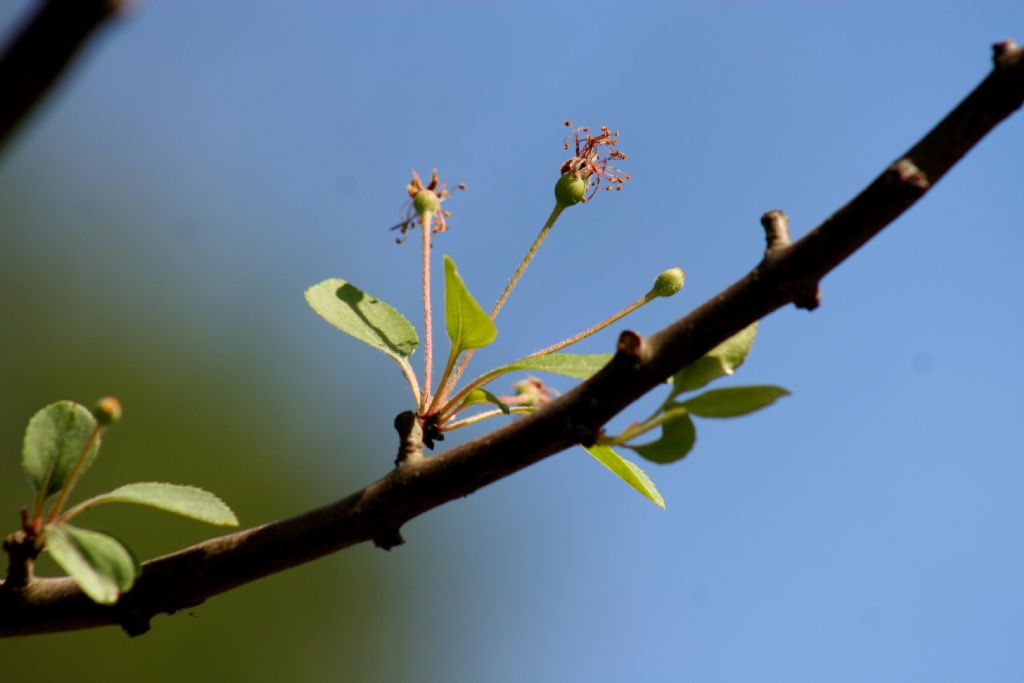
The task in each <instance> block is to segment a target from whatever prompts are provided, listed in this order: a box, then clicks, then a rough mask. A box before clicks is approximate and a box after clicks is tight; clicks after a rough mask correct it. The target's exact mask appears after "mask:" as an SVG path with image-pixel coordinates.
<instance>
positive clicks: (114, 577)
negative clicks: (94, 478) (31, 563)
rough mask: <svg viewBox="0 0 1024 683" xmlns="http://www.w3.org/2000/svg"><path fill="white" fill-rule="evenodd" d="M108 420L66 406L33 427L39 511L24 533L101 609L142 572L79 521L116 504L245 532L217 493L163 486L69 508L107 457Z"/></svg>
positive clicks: (31, 476) (28, 457)
mask: <svg viewBox="0 0 1024 683" xmlns="http://www.w3.org/2000/svg"><path fill="white" fill-rule="evenodd" d="M105 400H107V401H109V400H110V399H105ZM97 416H99V417H100V418H101V419H97ZM104 417H105V415H104V414H103V413H102V412H100V411H99V410H96V411H90V410H89V409H88V408H86V407H85V406H82V405H80V404H78V403H74V402H73V401H58V402H57V403H53V404H50V405H48V406H46V407H45V408H43V409H42V410H40V411H39V412H37V413H36V414H35V415H33V416H32V418H31V419H30V420H29V422H28V426H27V427H26V429H25V439H24V443H23V447H22V454H21V464H22V468H23V469H24V471H25V474H26V475H27V476H28V480H29V483H30V484H31V486H32V488H33V490H34V491H35V500H34V504H33V506H32V512H31V513H28V511H26V512H25V514H24V520H23V526H24V528H23V529H22V531H23V532H24V534H25V537H26V538H27V539H28V541H30V542H32V543H33V544H34V551H35V553H36V554H37V553H38V552H41V551H44V550H45V551H46V552H47V553H49V554H50V556H51V557H52V558H53V560H54V561H55V562H56V563H57V564H58V565H59V566H60V567H61V569H63V570H64V571H65V572H67V574H68V575H69V576H71V577H72V578H74V579H75V581H76V582H77V583H78V585H79V586H81V588H82V591H83V592H84V593H85V594H86V595H88V596H89V597H90V598H92V599H93V600H95V601H96V602H98V603H101V604H112V603H115V602H117V600H118V598H119V597H120V596H121V595H122V594H124V593H125V592H127V591H128V590H130V589H131V587H132V585H133V584H134V582H135V579H136V578H137V577H138V576H139V574H140V572H141V566H140V564H139V562H138V561H137V560H136V559H135V556H134V555H133V554H132V552H131V551H130V550H129V549H128V548H127V547H126V546H125V545H124V544H123V543H122V542H121V541H120V540H119V539H117V538H116V537H114V536H113V535H111V534H109V533H106V532H102V531H96V530H92V529H83V528H80V527H78V526H73V525H72V524H71V523H70V522H71V520H72V519H73V518H75V517H77V516H78V515H80V514H82V513H83V512H85V511H86V510H89V509H92V508H94V507H98V506H100V505H106V504H108V503H134V504H136V505H146V506H149V507H152V508H156V509H159V510H164V511H166V512H171V513H174V514H176V515H181V516H183V517H188V518H190V519H195V520H198V521H201V522H206V523H207V524H214V525H218V526H238V520H237V518H236V517H235V514H234V512H232V511H231V509H230V508H229V507H228V506H227V505H225V504H224V502H223V501H221V500H220V498H218V497H217V496H215V495H213V494H212V493H209V492H207V491H204V490H202V489H200V488H196V487H194V486H183V485H180V484H168V483H163V482H139V483H134V484H126V485H124V486H119V487H118V488H116V489H114V490H113V491H109V492H107V493H103V494H100V495H98V496H94V497H92V498H89V499H88V500H84V501H82V502H80V503H78V504H77V505H75V506H73V507H71V508H68V509H65V504H66V503H67V501H68V497H69V496H70V494H71V490H72V489H73V488H74V485H75V484H76V483H77V482H78V480H79V479H80V478H81V477H82V475H83V474H85V472H86V471H87V470H88V469H89V467H90V466H91V465H92V464H93V463H94V462H95V460H96V458H97V457H98V455H99V451H100V446H101V444H102V441H103V435H104V432H105V430H106V427H107V424H109V420H108V419H103V418H104Z"/></svg>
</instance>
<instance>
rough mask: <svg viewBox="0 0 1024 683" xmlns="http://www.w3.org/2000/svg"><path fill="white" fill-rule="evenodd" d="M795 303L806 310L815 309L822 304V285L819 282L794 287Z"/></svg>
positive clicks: (793, 298)
mask: <svg viewBox="0 0 1024 683" xmlns="http://www.w3.org/2000/svg"><path fill="white" fill-rule="evenodd" d="M792 301H793V305H794V306H796V307H797V308H802V309H803V310H805V311H813V310H814V309H815V308H817V307H818V306H820V305H821V287H819V286H818V283H817V282H814V283H807V284H802V285H796V286H795V287H793V296H792Z"/></svg>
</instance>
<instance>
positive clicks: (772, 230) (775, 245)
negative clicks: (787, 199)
mask: <svg viewBox="0 0 1024 683" xmlns="http://www.w3.org/2000/svg"><path fill="white" fill-rule="evenodd" d="M761 225H762V226H764V239H765V242H766V243H767V248H766V252H767V253H771V252H774V251H776V250H778V249H782V248H784V247H788V246H789V243H790V241H791V239H790V235H789V216H787V215H786V212H785V211H781V210H779V209H772V210H771V211H767V212H765V214H764V215H763V216H761Z"/></svg>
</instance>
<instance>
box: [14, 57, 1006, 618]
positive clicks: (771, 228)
mask: <svg viewBox="0 0 1024 683" xmlns="http://www.w3.org/2000/svg"><path fill="white" fill-rule="evenodd" d="M1022 102H1024V50H1022V49H1021V48H1019V47H1018V46H1017V45H1016V44H1014V43H1013V42H1011V41H1005V42H1003V43H999V44H998V45H996V46H995V69H994V70H993V71H992V73H991V74H990V75H989V76H988V77H987V78H986V79H985V80H984V81H983V82H982V83H981V84H980V85H979V86H978V87H977V88H976V89H975V90H974V92H972V93H971V94H970V95H969V96H968V97H967V98H966V99H965V100H964V101H963V102H961V103H960V105H959V106H957V107H956V109H954V110H953V112H951V113H950V114H949V115H948V116H947V117H946V118H945V119H943V120H942V121H941V122H940V123H939V124H938V125H937V126H936V127H935V128H934V129H933V130H932V131H931V132H930V133H928V135H926V136H925V137H924V138H923V139H922V140H921V141H920V142H918V143H917V144H916V145H915V146H914V147H913V148H911V149H910V151H908V152H907V153H906V154H905V155H903V156H902V157H900V158H899V159H898V160H897V161H896V162H894V163H893V164H891V165H890V166H888V167H887V168H886V169H885V170H884V171H883V172H882V174H881V175H879V176H878V177H877V178H876V179H875V180H874V181H873V182H872V183H871V184H870V185H868V187H867V188H865V189H864V190H863V191H862V192H861V193H860V194H859V195H857V196H856V197H855V198H854V199H853V200H851V201H850V202H849V203H848V204H847V205H846V206H844V207H842V208H841V209H839V210H838V211H837V212H836V213H835V214H833V215H832V216H831V217H829V218H828V219H827V220H826V221H825V222H824V223H822V224H821V225H820V226H818V227H817V228H815V229H814V230H813V231H811V232H810V233H809V234H808V235H807V236H805V237H804V238H803V239H801V240H799V241H798V242H795V243H792V244H790V243H789V239H788V234H787V233H788V230H786V229H785V228H786V226H785V217H784V215H783V214H781V212H769V213H768V214H765V217H764V218H763V224H764V225H765V230H766V235H767V237H768V245H769V248H768V249H767V250H766V252H765V257H764V259H763V260H762V261H761V263H760V264H759V265H758V266H757V267H756V268H754V270H753V271H751V272H750V273H749V274H748V275H746V276H745V277H744V278H742V279H740V280H739V281H737V282H736V283H734V284H733V285H732V286H730V287H729V288H728V289H726V290H725V291H724V292H722V293H720V294H719V295H717V296H715V297H714V298H712V299H711V300H709V301H708V302H706V303H705V304H703V305H702V306H700V307H699V308H697V309H696V310H694V311H693V312H691V313H690V314H688V315H687V316H686V317H684V318H682V319H680V320H678V321H676V322H675V323H673V324H671V325H669V326H668V327H666V328H665V329H663V330H661V331H660V332H658V333H656V334H654V335H652V336H651V337H648V338H646V339H643V338H641V337H640V336H639V335H637V334H636V333H633V332H629V331H627V332H624V333H623V334H622V335H621V336H620V339H619V348H618V352H617V353H616V355H615V357H614V358H613V360H612V361H611V363H609V365H608V366H607V367H606V368H604V369H603V370H602V371H601V372H599V373H598V374H597V375H595V376H594V377H593V378H591V379H590V380H588V381H586V382H584V383H583V384H581V385H580V386H578V387H577V388H576V389H574V390H573V391H571V392H569V393H567V394H565V395H564V396H562V397H561V398H559V399H557V400H555V401H553V402H552V403H550V404H549V405H548V406H546V407H545V408H544V409H543V410H540V411H538V412H536V413H534V414H533V415H530V416H528V417H525V418H523V419H520V420H517V421H515V422H513V423H511V424H509V425H507V426H506V427H504V428H502V429H499V430H497V431H495V432H493V433H491V434H488V435H486V436H483V437H481V438H479V439H476V440H474V441H472V442H470V443H466V444H464V445H462V446H458V447H456V448H453V449H451V450H449V451H447V452H444V453H441V454H439V455H437V456H435V457H432V458H410V457H403V456H402V453H401V452H400V454H399V458H398V461H399V462H398V465H397V466H396V468H395V469H394V470H392V471H391V473H389V474H388V475H387V476H385V477H383V478H382V479H380V480H378V481H376V482H374V483H373V484H371V485H369V486H367V487H366V488H365V489H363V490H361V491H359V492H357V493H354V494H352V495H350V496H348V497H347V498H344V499H342V500H340V501H338V502H336V503H334V504H332V505H328V506H325V507H322V508H319V509H316V510H312V511H310V512H306V513H304V514H302V515H299V516H296V517H292V518H290V519H286V520H283V521H278V522H273V523H270V524H266V525H264V526H261V527H256V528H254V529H248V530H245V531H241V532H238V533H234V534H229V535H227V536H222V537H220V538H215V539H212V540H210V541H206V542H205V543H200V544H199V545H196V546H193V547H191V548H187V549H185V550H181V551H179V552H176V553H174V554H172V555H167V556H165V557H161V558H158V559H155V560H152V561H150V562H147V563H146V564H145V569H144V573H143V575H142V576H141V577H140V578H139V580H138V582H137V583H136V585H135V587H134V588H133V589H132V590H131V592H130V593H128V594H126V595H125V596H123V597H122V599H121V601H120V603H118V604H117V605H114V606H101V605H98V604H95V603H93V602H91V601H90V600H89V599H88V598H87V597H85V596H84V595H83V594H82V592H81V591H80V590H79V589H78V587H77V585H76V584H75V582H74V581H73V580H72V579H70V578H49V579H32V580H31V581H29V582H28V583H27V585H25V586H23V587H15V586H13V585H12V584H14V583H15V582H13V581H11V580H8V581H7V582H5V584H3V585H0V636H11V635H28V634H34V633H45V632H52V631H67V630H73V629H79V628H90V627H95V626H102V625H109V624H120V625H121V626H122V627H123V628H124V629H125V630H126V631H127V632H128V633H130V634H133V635H134V634H138V633H143V632H145V631H146V630H147V629H148V627H149V620H150V618H151V617H152V616H154V615H156V614H160V613H165V612H166V613H173V612H175V611H177V610H180V609H184V608H187V607H192V606H194V605H198V604H200V603H201V602H203V601H204V600H205V599H206V598H209V597H211V596H214V595H217V594H219V593H223V592H225V591H228V590H230V589H232V588H234V587H236V586H239V585H242V584H244V583H248V582H250V581H254V580H256V579H259V578H261V577H263V576H267V575H268V574H273V573H275V572H279V571H282V570H284V569H287V568H289V567H293V566H296V565H299V564H302V563H305V562H309V561H311V560H314V559H316V558H319V557H322V556H324V555H327V554H329V553H333V552H335V551H338V550H341V549H343V548H347V547H349V546H351V545H354V544H356V543H361V542H363V541H369V540H372V541H374V542H375V543H376V545H378V546H380V547H383V548H390V547H392V546H394V545H397V544H399V543H401V537H400V536H399V533H398V531H399V529H400V528H401V526H402V525H403V524H404V523H405V522H407V521H408V520H410V519H412V518H414V517H416V516H418V515H420V514H423V513H424V512H426V511H428V510H430V509H432V508H435V507H437V506H439V505H442V504H443V503H446V502H448V501H450V500H453V499H456V498H460V497H463V496H467V495H469V494H470V493H473V492H474V491H476V490H478V489H480V488H482V487H484V486H487V485H488V484H491V483H492V482H495V481H497V480H498V479H501V478H503V477H507V476H509V475H510V474H512V473H514V472H517V471H518V470H521V469H523V468H524V467H527V466H529V465H531V464H533V463H535V462H537V461H539V460H541V459H543V458H546V457H548V456H550V455H553V454H554V453H557V452H559V451H562V450H564V449H566V448H569V447H570V446H573V445H575V444H578V443H592V442H593V440H594V439H595V437H596V436H597V434H598V433H599V432H600V429H601V427H602V425H604V424H605V423H606V422H607V421H608V420H609V419H610V418H611V417H612V416H614V415H615V414H616V413H618V412H620V411H621V410H623V409H624V408H625V407H626V406H628V405H630V404H631V403H632V402H633V401H635V400H636V399H638V398H639V397H640V396H642V395H643V394H645V393H646V392H648V391H650V390H651V389H652V388H654V387H656V386H659V385H660V384H661V383H662V382H663V381H664V380H665V378H666V377H668V376H669V375H671V374H673V373H674V372H676V371H678V370H679V369H680V368H682V367H684V366H686V365H688V364H690V363H692V362H693V361H695V360H696V359H697V358H699V357H700V356H701V355H702V354H703V353H705V352H707V351H708V350H709V349H711V348H712V347H714V346H715V345H716V344H718V343H720V342H721V341H723V340H725V339H726V338H728V337H729V336H731V335H732V334H735V333H736V332H738V331H739V330H741V329H743V328H744V327H746V326H747V325H749V324H750V323H752V322H754V321H756V320H758V319H760V318H762V317H764V316H765V315H767V314H768V313H771V312H772V311H774V310H776V309H778V308H780V307H782V306H784V305H785V304H787V303H790V302H794V303H797V304H798V305H801V306H802V307H804V308H813V307H814V306H816V305H817V285H818V281H819V280H820V279H821V278H822V277H823V276H824V275H825V274H827V273H828V272H829V271H831V270H832V269H833V268H835V267H836V266H837V265H838V264H839V263H841V262H842V261H843V260H845V259H846V258H848V257H849V256H850V255H851V254H852V253H853V252H854V251H856V250H857V249H858V248H860V247H861V246H862V245H864V243H866V242H867V241H868V240H869V239H871V238H872V237H873V236H874V235H876V234H877V233H878V232H880V231H881V230H882V229H883V228H885V227H886V226H887V225H888V224H889V223H891V222H892V221H893V220H894V219H895V218H896V217H898V216H899V215H900V214H901V213H903V212H904V211H906V210H907V209H908V208H909V207H910V206H912V205H913V204H914V202H916V201H917V200H918V199H920V198H921V196H923V195H924V194H925V193H926V192H927V191H928V190H929V189H930V188H931V187H932V186H934V184H935V183H936V182H937V181H938V180H939V179H940V178H941V177H942V176H943V175H945V173H946V172H947V171H948V170H949V169H950V168H951V167H952V166H953V164H955V163H956V162H957V161H958V160H959V159H960V158H961V157H962V156H963V155H964V154H966V153H967V151H968V150H969V149H970V148H971V147H972V146H973V145H975V144H976V143H977V142H978V141H979V140H981V138H983V137H984V136H985V135H986V134H987V133H988V132H989V131H990V130H991V129H992V128H993V127H995V125H996V124H998V123H999V122H1000V121H1002V120H1003V119H1004V118H1006V117H1007V116H1009V115H1010V114H1011V113H1012V112H1013V111H1014V110H1015V109H1017V108H1019V107H1020V106H1021V103H1022ZM406 431H407V430H406ZM409 438H410V435H409V434H408V433H405V434H403V448H405V449H406V450H409V449H410V448H412V450H415V444H413V445H412V446H410V445H409V444H408V443H405V442H407V441H408V440H409Z"/></svg>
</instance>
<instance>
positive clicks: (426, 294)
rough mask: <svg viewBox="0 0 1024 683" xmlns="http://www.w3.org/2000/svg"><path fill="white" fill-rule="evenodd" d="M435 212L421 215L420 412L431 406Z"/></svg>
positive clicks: (425, 212) (426, 212)
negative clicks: (431, 297)
mask: <svg viewBox="0 0 1024 683" xmlns="http://www.w3.org/2000/svg"><path fill="white" fill-rule="evenodd" d="M433 222H434V212H433V211H424V212H423V213H422V214H420V223H421V227H422V228H423V336H424V340H423V397H422V399H421V400H419V401H417V403H418V404H419V406H420V412H421V413H422V412H423V411H424V410H426V408H427V405H429V404H430V385H431V379H432V374H433V365H434V335H433V331H434V330H433V319H432V317H431V310H430V236H431V234H432V228H433Z"/></svg>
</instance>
